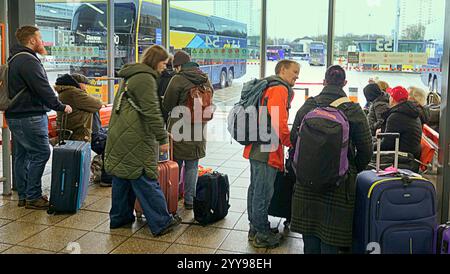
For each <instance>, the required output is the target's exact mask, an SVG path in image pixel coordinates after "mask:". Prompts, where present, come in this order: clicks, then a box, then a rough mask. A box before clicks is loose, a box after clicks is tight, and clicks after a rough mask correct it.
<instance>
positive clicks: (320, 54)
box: [309, 42, 327, 66]
mask: <svg viewBox="0 0 450 274" xmlns="http://www.w3.org/2000/svg"><path fill="white" fill-rule="evenodd" d="M326 55H327V45H326V44H325V43H324V42H311V44H310V45H309V65H311V66H325V63H326Z"/></svg>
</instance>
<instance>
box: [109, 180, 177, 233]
mask: <svg viewBox="0 0 450 274" xmlns="http://www.w3.org/2000/svg"><path fill="white" fill-rule="evenodd" d="M136 197H137V198H138V200H139V203H140V205H141V207H142V210H143V211H144V215H145V218H146V219H147V223H148V226H149V228H150V231H151V232H152V233H153V234H158V233H160V232H161V231H162V230H164V229H165V228H166V227H167V226H168V225H169V223H170V222H171V221H172V215H170V214H169V211H168V209H167V204H166V198H165V197H164V194H163V192H162V190H161V187H160V186H159V183H158V181H155V180H151V179H150V178H148V177H147V176H145V175H143V176H141V177H140V178H139V179H137V180H125V179H120V178H118V177H116V176H113V179H112V206H111V211H110V212H109V217H110V224H111V226H115V227H119V226H123V225H125V224H129V223H132V222H133V221H134V214H133V212H134V202H135V201H136Z"/></svg>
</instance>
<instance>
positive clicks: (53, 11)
mask: <svg viewBox="0 0 450 274" xmlns="http://www.w3.org/2000/svg"><path fill="white" fill-rule="evenodd" d="M49 12H51V13H54V14H56V13H57V12H56V10H52V9H50V10H49Z"/></svg>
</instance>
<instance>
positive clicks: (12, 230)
mask: <svg viewBox="0 0 450 274" xmlns="http://www.w3.org/2000/svg"><path fill="white" fill-rule="evenodd" d="M227 98H228V97H226V96H223V100H227ZM225 121H226V115H220V113H218V114H217V115H215V119H214V120H213V121H212V122H211V124H212V125H214V124H215V125H220V124H224V123H225ZM209 133H210V131H208V134H209ZM211 136H212V137H211V138H210V135H208V138H209V140H211V141H210V142H209V143H208V145H207V155H208V156H207V157H206V158H205V159H202V160H201V161H200V164H201V165H203V166H205V167H211V168H213V169H214V170H217V171H220V172H222V173H225V174H227V175H228V176H229V180H230V185H231V187H230V204H231V208H230V212H229V214H228V216H227V217H226V218H225V219H224V220H222V221H220V222H217V223H215V224H212V225H210V226H208V227H201V226H198V225H192V224H191V225H187V224H182V225H180V226H179V227H177V228H176V229H175V230H174V231H173V232H171V233H169V234H167V235H165V236H163V237H159V238H155V237H153V236H152V235H151V233H150V231H149V229H148V227H147V225H146V221H145V219H137V220H136V222H135V223H134V224H133V225H132V226H130V227H128V228H121V229H115V230H110V229H109V216H108V212H109V209H110V206H111V188H102V187H99V186H97V185H92V186H90V188H89V194H88V196H87V198H86V201H85V204H84V206H83V207H82V209H81V210H80V211H79V212H78V213H77V214H75V215H57V216H50V215H47V213H46V212H45V211H36V210H28V209H24V208H18V207H17V194H16V193H14V195H13V196H10V197H6V196H0V253H70V252H72V251H73V249H72V248H71V245H70V243H77V245H79V247H80V252H81V253H83V254H105V253H113V254H118V253H119V254H130V253H131V254H138V253H145V254H155V253H156V254H163V253H167V254H179V253H183V254H214V253H215V254H230V253H231V254H237V253H253V254H261V253H263V254H269V253H274V254H275V253H277V254H279V253H283V254H299V253H302V252H303V242H302V239H301V235H298V234H293V233H290V234H288V235H285V237H284V239H283V241H282V244H281V246H280V247H278V248H276V249H272V250H267V249H255V248H253V247H252V245H251V244H250V243H249V242H248V240H247V232H248V220H247V218H248V217H247V214H246V209H247V201H246V200H247V187H248V185H249V177H250V170H249V163H248V161H246V160H244V159H243V158H242V147H241V146H240V145H237V144H231V143H230V141H229V138H228V139H227V138H222V139H221V138H220V137H221V136H220V134H217V133H215V132H213V134H211ZM0 169H1V164H0ZM50 175H51V160H50V161H49V163H48V164H47V169H46V172H45V175H44V177H43V190H44V193H45V194H47V195H48V194H49V192H50V191H49V190H50V180H51V177H50ZM0 193H3V190H2V187H1V186H0ZM179 215H180V216H181V217H182V218H183V221H184V222H192V221H193V212H192V211H185V210H184V209H182V207H180V210H179ZM270 221H271V223H272V226H278V227H279V229H280V231H283V220H281V219H279V218H272V217H271V218H270ZM68 246H70V247H68Z"/></svg>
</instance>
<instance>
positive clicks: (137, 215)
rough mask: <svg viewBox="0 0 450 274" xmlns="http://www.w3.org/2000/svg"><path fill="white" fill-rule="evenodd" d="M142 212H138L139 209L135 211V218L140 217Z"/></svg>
mask: <svg viewBox="0 0 450 274" xmlns="http://www.w3.org/2000/svg"><path fill="white" fill-rule="evenodd" d="M142 215H143V214H142V212H140V211H136V217H137V218H139V219H142Z"/></svg>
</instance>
